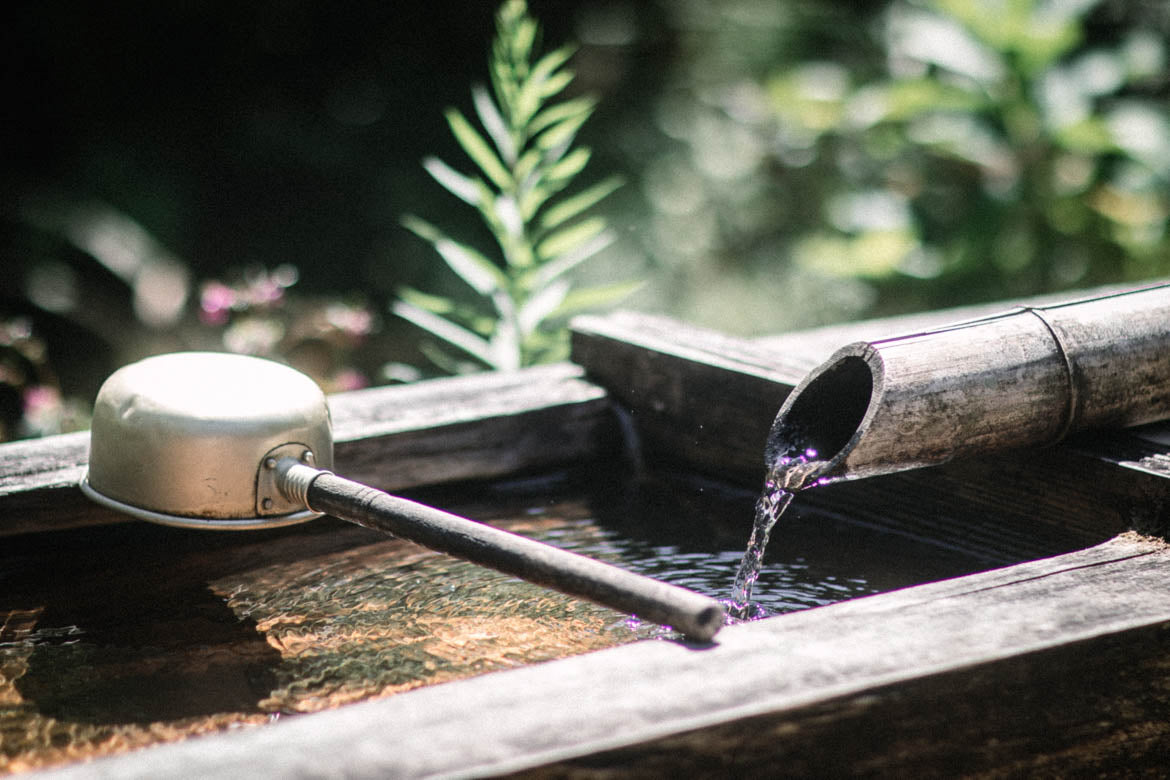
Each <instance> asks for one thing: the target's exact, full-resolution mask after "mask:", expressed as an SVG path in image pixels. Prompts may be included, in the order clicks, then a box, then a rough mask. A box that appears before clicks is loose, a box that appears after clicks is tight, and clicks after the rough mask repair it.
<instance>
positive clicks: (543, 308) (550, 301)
mask: <svg viewBox="0 0 1170 780" xmlns="http://www.w3.org/2000/svg"><path fill="white" fill-rule="evenodd" d="M570 287H571V285H570V284H569V283H568V282H567V281H565V280H563V279H561V280H559V281H557V282H554V283H552V284H550V285H548V286H546V287H544V288H542V289H540V290H538V291H537V293H536V294H535V295H533V296H532V297H531V298H529V299H528V300H527V301H526V302H525V303H524V305H523V306H522V307H520V311H519V312H517V314H516V320H517V323H518V324H519V327H520V334H521V336H522V337H523V336H527V335H528V334H529V333H532V332H533V331H534V330H536V328H537V327H538V326H539V325H540V323H541V322H543V321H544V320H545V319H546V318H547V317H548V316H549V315H550V314H552V313H553V312H554V311H556V310H557V308H559V307H560V305H561V304H562V303H563V302H564V300H565V296H566V295H568V294H569V290H570Z"/></svg>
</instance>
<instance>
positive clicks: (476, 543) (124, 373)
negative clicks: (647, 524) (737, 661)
mask: <svg viewBox="0 0 1170 780" xmlns="http://www.w3.org/2000/svg"><path fill="white" fill-rule="evenodd" d="M332 463H333V437H332V430H331V427H330V419H329V408H328V405H327V404H326V400H325V396H324V394H323V393H322V392H321V390H320V389H319V388H318V387H317V385H316V384H315V383H314V382H313V381H312V380H311V379H309V378H308V377H307V376H305V375H304V374H301V373H300V372H298V371H296V370H294V369H292V368H289V367H288V366H284V365H281V364H279V363H274V362H272V361H268V360H263V359H260V358H254V357H246V356H241V355H228V354H220V353H209V352H182V353H174V354H169V355H159V356H156V357H151V358H146V359H145V360H141V361H139V362H137V363H134V364H131V365H129V366H125V367H123V368H121V369H119V370H118V371H116V372H114V374H112V375H111V376H110V378H109V379H107V380H106V382H105V383H104V384H103V385H102V388H101V390H100V391H99V392H98V397H97V400H96V402H95V405H94V415H93V425H92V429H91V434H90V457H89V470H88V472H87V474H86V476H85V477H84V478H83V479H82V482H81V488H82V490H83V491H84V492H85V494H86V495H87V496H89V497H90V498H91V499H93V500H94V501H97V502H98V503H100V504H103V505H105V506H107V507H110V508H113V509H116V510H118V511H121V512H125V513H127V514H130V515H133V516H135V517H139V518H142V519H145V520H150V521H153V522H156V523H164V524H167V525H176V526H182V527H185V528H207V529H253V528H271V527H278V526H283V525H288V524H291V523H298V522H303V521H305V520H310V519H312V518H314V517H318V516H320V515H322V514H329V515H332V516H334V517H338V518H341V519H343V520H348V521H350V522H352V523H356V524H357V525H361V526H365V527H367V528H372V529H375V530H378V531H384V532H387V533H391V534H393V535H395V536H398V537H401V538H404V539H409V540H411V541H414V542H417V543H419V544H422V545H424V546H426V547H429V548H431V549H433V550H437V551H440V552H444V553H449V554H451V555H454V556H457V557H460V558H463V559H465V560H468V561H471V562H473V563H477V564H481V565H484V566H488V567H490V568H493V569H496V570H498V571H502V572H505V573H507V574H511V575H513V576H516V577H519V578H521V579H524V580H528V581H530V582H534V583H537V584H540V585H544V586H548V587H551V588H554V589H556V590H559V591H562V592H564V593H568V594H570V595H573V596H579V597H582V598H586V599H589V600H591V601H594V602H597V603H599V604H602V605H604V606H608V607H611V608H614V609H617V610H619V611H622V612H626V613H628V614H633V615H636V616H637V617H639V618H640V619H644V620H647V621H650V622H653V623H658V624H660V625H667V626H670V627H672V628H674V629H676V630H678V631H680V632H682V633H683V634H685V635H687V636H689V637H691V638H693V639H697V640H700V641H707V640H709V639H710V638H711V637H712V636H714V635H715V633H716V632H717V631H718V630H719V628H720V627H721V626H722V625H723V613H724V610H723V607H722V605H721V604H720V603H719V602H718V601H716V600H715V599H711V598H708V597H706V596H702V595H700V594H698V593H694V592H692V591H689V590H686V589H685V588H680V587H677V586H674V585H669V584H667V583H664V582H659V581H657V580H654V579H651V578H649V577H643V576H641V575H638V574H634V573H633V572H629V571H626V570H624V569H621V568H618V567H616V566H611V565H609V564H605V563H602V562H600V561H596V560H593V559H591V558H587V557H585V556H582V555H577V554H576V553H571V552H568V551H566V550H562V549H560V548H557V547H553V546H551V545H547V544H542V543H540V542H537V541H534V540H532V539H528V538H525V537H522V536H518V535H516V534H512V533H508V532H506V531H502V530H500V529H498V528H493V527H491V526H488V525H484V524H482V523H477V522H474V521H472V520H468V519H466V518H462V517H458V516H456V515H453V514H450V513H448V512H443V511H440V510H438V509H435V508H433V507H429V506H425V505H423V504H419V503H417V502H414V501H409V500H407V499H404V498H400V497H397V496H391V495H389V494H387V493H384V492H382V491H380V490H377V489H375V488H372V487H368V486H366V485H362V484H359V483H357V482H353V481H351V480H348V479H344V478H342V477H339V476H337V475H335V474H333V473H331V472H330V471H328V470H327V469H329V468H331V467H332Z"/></svg>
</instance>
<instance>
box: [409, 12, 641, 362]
mask: <svg viewBox="0 0 1170 780" xmlns="http://www.w3.org/2000/svg"><path fill="white" fill-rule="evenodd" d="M496 26H497V33H496V38H495V41H494V43H493V46H492V49H491V55H490V58H489V68H490V74H491V85H492V88H491V91H490V92H489V90H488V89H487V88H486V87H483V86H479V85H477V86H474V87H473V88H472V91H471V92H472V101H473V104H474V107H475V112H476V115H477V116H478V118H479V121H480V123H481V125H482V130H483V132H481V131H480V130H479V129H477V128H476V127H475V126H474V125H473V124H472V123H471V122H470V121H469V120H468V119H467V117H466V116H465V115H464V114H463V113H462V112H460V111H459V110H458V109H455V108H450V109H448V110H447V111H446V119H447V124H448V125H449V126H450V128H451V132H452V133H453V134H454V136H455V139H456V140H457V141H458V143H459V145H460V146H461V147H462V148H463V151H465V152H466V153H467V156H468V157H469V158H471V160H472V162H474V163H475V165H476V166H477V167H478V168H479V174H477V175H465V174H463V173H460V172H458V171H456V170H455V169H454V168H452V167H451V166H448V165H447V164H446V163H444V162H443V161H442V160H439V159H438V158H435V157H429V158H427V159H425V160H424V161H423V166H424V168H425V169H426V170H427V172H428V173H430V175H431V176H432V177H434V179H435V180H436V181H437V182H438V183H439V184H440V185H442V186H443V187H444V188H445V189H446V190H447V191H448V192H450V193H451V194H452V195H454V196H455V197H457V198H459V199H460V200H461V201H463V202H464V203H467V204H469V205H470V206H472V207H474V208H475V209H477V210H478V212H479V214H480V217H481V218H482V219H483V222H484V223H485V224H486V226H487V228H488V230H489V231H490V232H491V234H492V235H493V236H494V238H495V240H496V244H497V248H496V249H497V251H496V252H495V254H496V256H497V257H498V261H493V260H492V259H490V258H489V255H488V253H484V252H481V251H479V250H478V249H476V248H474V247H472V246H470V245H468V244H465V243H461V242H459V241H456V240H454V239H453V238H451V237H450V236H449V235H448V234H447V233H446V232H444V231H443V230H442V229H440V228H438V227H436V226H435V225H434V224H432V223H431V222H428V221H426V220H424V219H422V218H420V217H417V216H414V215H407V216H405V217H404V218H403V224H404V225H405V226H406V227H407V228H408V229H409V230H411V231H412V232H414V233H415V234H416V235H418V236H420V237H421V238H423V239H425V240H426V241H428V242H429V243H430V244H431V245H432V246H433V247H434V249H435V251H436V252H437V253H438V255H439V256H440V257H441V258H442V259H443V260H444V261H445V262H446V264H447V266H449V267H450V269H451V270H452V271H453V272H454V273H455V274H456V275H457V276H458V277H459V278H460V279H461V280H462V281H463V282H464V283H465V284H466V286H467V288H468V294H467V295H465V296H461V297H459V298H452V297H446V296H440V295H433V294H428V293H424V292H420V291H418V290H415V289H411V288H403V289H401V290H400V291H399V298H398V299H397V300H396V301H395V302H394V303H393V304H392V311H393V312H394V313H395V314H397V315H398V316H400V317H402V318H404V319H406V320H409V321H410V322H412V323H414V324H415V325H417V326H419V327H420V328H422V329H424V330H426V331H427V332H428V333H429V334H430V335H432V336H434V337H437V338H438V339H440V340H441V341H442V342H443V343H445V344H446V345H447V346H449V347H455V348H457V350H458V351H459V354H460V355H461V356H468V357H470V358H472V359H474V361H475V364H479V365H481V366H484V367H488V368H493V369H505V370H506V369H514V368H518V367H520V366H522V365H530V364H533V363H539V362H545V361H549V360H556V359H559V358H561V357H562V356H563V355H564V354H565V353H566V348H567V333H566V331H565V328H564V326H563V323H564V321H565V319H566V318H567V317H568V316H569V315H571V314H574V313H576V312H579V311H582V310H584V309H588V308H594V307H597V306H602V305H606V304H609V303H612V302H613V301H615V300H617V299H619V298H621V297H623V296H625V295H627V294H628V293H629V292H631V291H632V289H634V287H635V286H636V284H635V283H631V282H624V283H618V284H608V285H602V286H592V287H575V286H574V284H573V283H572V282H571V281H570V279H569V278H568V275H569V272H570V271H572V270H573V269H575V268H576V267H577V266H579V265H580V264H581V263H582V262H584V261H586V260H588V259H590V258H592V257H594V256H595V255H596V254H597V253H598V252H600V251H601V250H603V249H605V248H606V247H607V246H609V245H610V244H611V243H612V242H613V240H614V235H613V233H612V231H610V230H609V229H608V227H607V225H606V222H605V220H604V219H603V218H602V217H600V216H596V215H589V214H588V213H587V212H588V211H589V210H590V209H591V208H592V207H593V206H594V205H596V204H597V203H598V202H600V201H601V200H602V199H604V198H605V197H607V196H608V195H609V194H610V193H612V192H613V191H614V190H615V189H617V188H618V187H619V186H620V181H619V180H618V179H617V178H616V177H610V178H606V179H604V180H602V181H600V182H597V183H595V184H593V185H591V186H589V187H586V188H584V189H582V190H580V191H579V192H576V193H575V194H572V195H566V196H565V197H561V198H560V199H557V200H554V196H557V195H559V194H561V193H563V192H564V191H565V190H566V189H567V188H568V187H569V186H570V184H571V183H572V182H573V180H574V179H575V178H576V176H577V175H578V174H579V173H581V171H582V170H583V169H584V168H585V166H586V164H587V163H588V162H589V159H590V156H591V150H590V149H588V148H585V147H574V141H575V139H576V137H577V132H578V130H580V128H581V126H582V125H583V124H584V123H585V121H586V120H587V119H588V118H589V117H590V115H591V114H592V113H593V110H594V107H595V105H596V101H595V100H594V99H593V98H592V97H589V96H577V97H571V98H567V99H562V100H560V101H553V98H555V97H556V96H557V95H559V94H561V93H562V92H563V91H564V90H565V88H566V87H568V85H569V84H570V82H571V81H572V80H573V72H572V71H570V70H568V69H566V68H565V64H566V63H567V62H568V60H569V59H570V57H571V56H572V54H573V49H572V48H571V47H569V46H563V47H561V48H558V49H555V50H553V51H551V52H549V53H547V54H545V55H543V56H541V57H539V58H537V56H536V55H537V47H538V42H539V37H540V29H539V25H538V24H537V22H536V20H535V19H533V18H532V17H531V16H530V15H529V14H528V10H527V6H526V4H525V2H524V0H507V2H505V3H504V4H503V5H502V6H501V7H500V9H499V12H498V14H497V18H496ZM489 141H490V142H489ZM424 349H425V350H426V352H427V354H428V356H429V357H431V359H432V360H434V361H435V362H436V363H437V364H438V365H440V366H441V367H444V368H446V369H448V370H451V371H458V370H461V369H463V368H465V367H467V365H468V364H467V362H466V360H463V361H460V359H459V358H453V357H452V356H451V354H450V353H449V352H447V351H444V350H436V349H434V348H433V347H424Z"/></svg>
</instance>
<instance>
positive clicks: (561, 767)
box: [0, 314, 1170, 777]
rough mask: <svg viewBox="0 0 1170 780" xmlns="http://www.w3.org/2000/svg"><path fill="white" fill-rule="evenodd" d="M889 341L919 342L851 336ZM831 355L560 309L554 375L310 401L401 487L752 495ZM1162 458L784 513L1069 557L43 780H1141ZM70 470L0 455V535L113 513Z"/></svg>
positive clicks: (1160, 644) (1167, 620)
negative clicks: (1068, 775) (507, 478)
mask: <svg viewBox="0 0 1170 780" xmlns="http://www.w3.org/2000/svg"><path fill="white" fill-rule="evenodd" d="M891 326H893V327H894V328H896V329H898V330H903V329H909V328H913V327H916V325H915V321H913V320H899V321H894V322H886V323H877V324H874V323H870V324H868V325H860V326H856V327H858V328H860V329H861V330H860V331H859V332H867V331H866V330H865V329H866V328H870V329H871V330H869V331H868V332H867V333H868V334H873V330H872V329H873V328H878V327H882V328H884V327H891ZM887 332H888V331H887ZM869 337H872V335H869ZM851 338H853V336H850V335H848V334H846V333H844V332H843V331H842V330H841V329H834V330H833V336H832V339H828V338H825V337H824V334H823V333H821V334H818V333H809V334H805V335H804V336H803V337H801V336H795V335H793V336H788V337H784V338H777V339H768V340H760V341H746V340H737V339H731V338H728V337H725V336H721V335H719V334H713V333H709V332H705V331H701V330H698V329H693V328H688V327H686V326H682V325H679V324H678V323H673V322H670V321H666V320H662V319H658V318H647V317H644V316H641V315H629V314H618V315H612V316H610V317H605V318H585V319H582V320H580V321H578V322H577V323H576V327H575V334H574V353H573V359H574V361H575V362H576V363H577V364H578V365H562V366H554V367H548V368H543V369H535V370H530V371H524V372H519V373H516V374H501V375H489V376H484V377H472V378H467V379H459V380H442V381H439V382H435V383H428V384H427V385H418V386H413V387H407V388H393V389H383V390H376V391H365V394H348V395H345V396H339V397H335V398H334V399H331V404H332V405H333V411H334V417H335V422H336V425H337V430H338V439H339V447H338V468H339V470H341V469H347V470H350V469H352V471H346V472H343V473H347V474H353V475H354V476H356V477H357V478H360V479H363V480H366V481H369V482H371V483H375V484H378V485H379V486H381V487H387V488H391V489H402V488H403V487H407V486H410V485H421V484H428V483H434V482H442V481H446V480H449V479H468V478H477V477H493V476H500V475H502V474H506V473H515V472H517V471H523V470H531V469H540V468H543V467H547V466H551V465H554V464H558V463H566V462H571V461H575V460H580V459H584V458H591V457H598V456H608V457H612V455H613V454H614V453H616V452H619V451H620V448H621V447H623V446H625V447H626V448H627V449H629V448H633V449H635V450H637V451H640V452H641V454H642V456H643V457H644V458H646V459H650V460H656V461H657V460H664V461H675V462H683V463H685V464H687V466H688V467H691V468H695V467H697V468H700V469H701V470H705V471H708V472H710V473H712V474H716V475H718V476H720V477H721V478H723V479H729V480H732V481H735V482H738V483H741V484H744V485H749V486H750V485H753V484H755V483H756V482H757V481H758V478H759V475H760V472H761V471H762V459H761V454H762V443H763V439H764V436H765V435H766V432H767V430H768V427H769V425H770V423H771V418H772V416H773V415H774V414H775V410H776V409H777V408H778V407H779V404H780V402H781V401H782V400H783V397H784V395H785V393H786V392H787V390H788V389H790V388H791V386H792V385H793V384H795V382H796V381H797V380H798V379H799V378H800V376H802V375H803V372H804V371H806V370H807V369H808V368H810V367H811V366H812V365H815V364H816V362H817V361H818V360H819V359H820V358H821V357H823V354H821V350H823V349H824V346H823V345H824V344H826V343H828V342H829V341H830V340H831V341H833V342H835V343H836V344H839V343H842V342H843V341H848V340H850V339H851ZM801 344H806V345H815V346H810V347H809V348H808V349H805V350H802V349H801V348H800V345H801ZM603 388H604V389H603ZM613 407H616V408H617V413H616V414H615V413H614V411H613ZM517 441H518V442H521V443H522V444H521V446H516V447H514V446H512V444H513V443H514V442H517ZM1165 441H1166V440H1165V437H1164V433H1163V432H1162V431H1159V430H1152V431H1146V432H1143V433H1142V434H1141V435H1135V434H1134V433H1109V434H1096V435H1093V436H1088V437H1082V438H1079V439H1077V440H1076V441H1072V442H1069V443H1066V444H1063V445H1060V446H1058V447H1053V448H1049V449H1046V450H1038V451H1032V452H1028V453H1024V454H1016V455H1013V456H1010V457H1003V458H995V459H970V460H968V461H965V462H955V463H952V464H949V465H947V466H944V467H941V468H936V469H931V470H929V471H923V472H914V473H911V474H907V475H892V476H889V477H880V478H875V479H872V480H865V481H862V482H858V483H853V484H845V485H838V486H831V487H828V488H824V489H823V491H821V490H820V489H818V490H814V491H809V492H807V493H806V494H804V495H803V496H802V498H801V500H808V501H815V502H817V504H818V505H819V506H820V507H822V508H824V509H825V510H826V511H834V512H838V513H841V514H848V515H849V516H851V517H853V518H855V519H856V521H857V522H862V523H867V524H871V525H880V526H883V527H886V528H887V529H888V530H890V531H891V532H894V533H902V534H909V535H918V536H931V537H934V538H938V539H940V540H943V541H944V542H945V543H947V544H951V545H953V546H956V547H960V548H962V549H966V550H968V551H973V552H976V553H978V554H981V555H984V556H985V557H986V558H987V559H988V560H996V559H997V556H998V557H999V558H1002V559H1004V560H1008V559H1011V560H1018V559H1019V557H1020V556H1021V555H1029V554H1031V553H1032V552H1034V553H1036V554H1041V555H1044V554H1047V555H1050V554H1051V551H1052V550H1053V549H1064V550H1067V552H1065V553H1063V554H1060V555H1056V556H1055V557H1047V558H1044V559H1041V560H1035V561H1032V562H1027V563H1021V564H1016V565H1012V566H1007V567H1004V568H1000V569H995V570H992V571H987V572H984V573H981V574H975V575H970V576H967V577H962V578H958V579H954V580H948V581H944V582H938V583H934V584H929V585H923V586H918V587H915V588H909V589H905V590H902V591H897V592H893V593H888V594H883V595H878V596H873V597H869V598H865V599H859V600H855V601H851V602H845V603H841V604H837V605H834V606H831V607H824V608H820V609H815V610H808V611H805V612H799V613H794V614H789V615H785V616H781V617H778V618H773V619H770V620H766V621H760V622H757V623H752V624H747V625H741V626H735V627H732V628H729V629H725V630H724V632H722V633H721V634H720V635H719V636H718V637H717V641H716V643H715V644H714V645H713V646H709V647H703V648H697V647H690V646H687V645H684V644H679V643H670V642H642V643H637V644H634V645H629V646H625V647H620V648H615V649H612V650H605V651H600V652H596V653H591V654H587V655H584V656H579V657H576V658H571V659H566V660H562V661H555V662H550V663H547V664H542V665H539V666H534V667H528V668H523V669H519V670H516V671H511V672H504V673H496V674H489V675H484V676H482V677H478V678H474V679H470V680H464V681H461V682H455V683H448V684H444V685H439V686H434V687H431V688H426V689H422V690H418V691H414V692H410V693H406V694H401V695H398V696H395V697H391V698H389V699H386V700H383V701H378V702H370V703H366V704H359V705H351V706H348V707H343V708H341V709H338V710H334V711H330V712H323V713H319V714H316V715H311V716H307V717H303V718H299V719H295V720H293V721H291V722H287V723H281V724H277V725H274V726H271V727H266V728H262V729H256V730H251V731H246V732H243V733H236V734H222V735H216V736H211V737H206V738H201V739H197V740H190V741H188V742H184V743H179V744H175V745H168V746H163V747H158V748H151V749H147V750H143V751H139V752H137V753H131V754H127V755H124V756H121V757H115V758H111V759H105V760H102V761H101V762H99V763H98V764H97V765H94V766H72V767H66V768H64V769H62V770H60V771H59V772H57V773H56V776H60V777H83V776H84V777H90V776H94V774H95V773H98V774H99V775H100V776H109V777H121V776H127V777H128V776H151V777H182V776H192V775H198V776H201V777H236V776H240V775H241V774H243V773H256V772H263V773H264V774H266V775H268V776H294V775H298V776H305V775H314V774H334V775H336V774H341V775H346V776H424V775H425V776H430V775H442V776H482V775H485V774H500V773H520V774H527V775H529V776H533V777H561V776H588V775H600V774H605V773H607V771H610V770H613V769H621V770H623V771H628V772H633V773H637V774H642V775H646V776H653V775H657V774H661V773H665V772H669V771H671V770H675V771H678V770H680V768H683V767H685V768H686V770H687V771H690V772H691V773H707V774H712V773H726V772H735V771H738V772H741V773H742V772H756V773H764V772H768V773H774V772H782V773H788V774H833V773H843V772H857V773H861V772H869V773H876V772H889V773H894V772H900V773H906V772H914V771H917V772H929V773H932V774H940V773H947V774H976V773H991V772H1001V773H1002V772H1016V773H1021V772H1037V771H1042V772H1044V773H1047V774H1060V773H1062V772H1072V771H1085V770H1094V771H1107V770H1109V769H1110V768H1116V767H1125V768H1126V769H1127V770H1130V771H1135V770H1137V769H1141V768H1148V769H1156V768H1158V767H1159V766H1160V763H1159V762H1160V761H1161V760H1162V758H1163V757H1164V756H1165V755H1166V754H1167V753H1170V725H1168V724H1167V723H1166V721H1165V719H1164V713H1165V711H1166V709H1165V708H1166V705H1167V698H1168V697H1170V694H1167V690H1170V687H1168V678H1167V672H1166V669H1167V668H1170V652H1168V651H1167V644H1166V638H1167V635H1168V634H1167V632H1168V630H1170V599H1168V598H1167V595H1170V585H1168V584H1167V583H1168V582H1170V548H1168V547H1167V546H1166V545H1165V544H1164V543H1163V542H1162V541H1161V540H1160V539H1158V538H1154V537H1152V536H1150V535H1149V534H1163V533H1164V532H1165V527H1166V520H1167V498H1168V495H1170V494H1168V492H1167V491H1168V489H1170V479H1168V477H1170V446H1167V444H1166V443H1165ZM505 442H506V443H507V444H504V443H505ZM83 461H84V440H83V438H82V437H78V436H72V437H59V438H58V439H55V440H49V441H42V442H39V443H37V442H29V443H21V444H14V445H5V446H3V447H0V517H4V518H6V519H11V518H13V517H14V516H15V517H20V518H23V521H22V523H21V524H20V525H19V526H17V527H10V528H9V529H8V532H9V533H12V532H28V531H34V530H35V531H40V532H43V531H45V530H46V529H50V528H58V527H65V526H70V525H76V524H79V523H86V522H109V521H112V520H114V519H115V518H113V517H110V516H102V515H101V513H96V512H95V510H92V509H90V508H88V507H86V506H85V505H84V504H82V503H81V502H80V501H78V500H76V496H75V495H74V491H75V489H74V488H73V487H72V484H73V480H75V479H76V475H77V474H78V473H79V471H80V469H81V468H82V467H83ZM390 462H393V463H395V464H396V465H395V468H394V469H387V468H386V465H385V464H387V463H390ZM343 464H344V465H343ZM907 495H913V496H914V502H913V504H914V506H912V507H908V506H907V504H908V503H910V502H908V501H907V499H906V497H907ZM1137 531H1141V532H1142V533H1141V534H1139V533H1137ZM1143 534H1145V535H1143Z"/></svg>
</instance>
